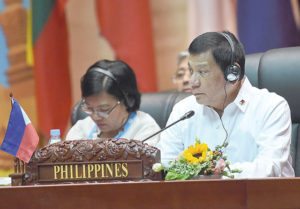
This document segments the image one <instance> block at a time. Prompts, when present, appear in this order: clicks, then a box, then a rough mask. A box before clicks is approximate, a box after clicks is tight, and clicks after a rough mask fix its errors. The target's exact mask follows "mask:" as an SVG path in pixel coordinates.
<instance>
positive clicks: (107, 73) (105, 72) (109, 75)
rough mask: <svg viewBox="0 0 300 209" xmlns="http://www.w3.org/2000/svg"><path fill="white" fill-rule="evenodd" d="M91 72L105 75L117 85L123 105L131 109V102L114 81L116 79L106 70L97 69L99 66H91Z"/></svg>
mask: <svg viewBox="0 0 300 209" xmlns="http://www.w3.org/2000/svg"><path fill="white" fill-rule="evenodd" d="M92 70H93V71H96V72H98V73H101V74H104V75H106V76H107V77H109V78H110V79H111V80H113V81H114V82H115V83H116V84H117V88H118V89H119V90H120V92H121V94H122V96H123V97H124V100H125V104H126V105H127V106H128V107H132V106H133V102H130V100H129V98H128V96H127V94H125V92H124V91H123V90H122V89H121V87H120V86H119V83H118V81H117V79H116V77H115V76H114V75H113V74H112V73H111V72H110V71H108V70H104V69H103V68H101V67H99V66H93V67H92Z"/></svg>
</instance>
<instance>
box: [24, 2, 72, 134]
mask: <svg viewBox="0 0 300 209" xmlns="http://www.w3.org/2000/svg"><path fill="white" fill-rule="evenodd" d="M66 2H67V1H66V0H43V1H40V0H32V2H31V3H32V5H31V9H32V11H29V13H28V20H29V24H27V26H28V28H29V30H28V32H27V35H28V36H30V35H32V44H31V43H30V42H29V43H28V44H27V46H28V48H29V49H28V50H27V52H28V54H27V55H28V57H27V61H28V64H30V63H33V70H34V76H35V88H36V100H37V113H38V114H37V115H38V125H39V127H38V128H39V131H41V132H42V133H43V134H44V135H45V136H48V137H49V131H50V129H52V128H54V127H55V128H59V129H60V130H62V132H64V130H65V129H66V127H67V125H68V123H69V120H70V112H71V107H72V104H71V82H70V75H69V70H70V69H69V44H68V32H67V23H66V15H65V6H66ZM30 19H32V25H31V24H30ZM31 27H32V33H30V28H31ZM28 41H30V39H28ZM30 44H31V45H32V47H33V56H31V54H30Z"/></svg>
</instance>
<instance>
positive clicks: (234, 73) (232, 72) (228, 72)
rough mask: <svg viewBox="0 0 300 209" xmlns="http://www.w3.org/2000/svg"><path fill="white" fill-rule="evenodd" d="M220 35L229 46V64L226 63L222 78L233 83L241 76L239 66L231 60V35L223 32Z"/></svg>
mask: <svg viewBox="0 0 300 209" xmlns="http://www.w3.org/2000/svg"><path fill="white" fill-rule="evenodd" d="M220 35H222V36H223V37H224V38H225V39H226V40H227V42H228V43H229V45H230V48H231V58H230V65H228V66H227V67H226V69H225V71H224V78H225V80H226V81H229V82H231V83H234V82H236V81H237V80H239V78H240V76H241V67H240V66H239V64H237V63H236V62H233V56H234V52H235V50H234V44H233V41H232V39H231V37H230V36H229V35H228V34H226V33H223V32H220Z"/></svg>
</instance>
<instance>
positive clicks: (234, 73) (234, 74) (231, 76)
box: [224, 63, 241, 83]
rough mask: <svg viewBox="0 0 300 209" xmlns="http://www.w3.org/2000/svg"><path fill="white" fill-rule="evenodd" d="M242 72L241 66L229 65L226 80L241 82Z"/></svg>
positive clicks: (225, 73)
mask: <svg viewBox="0 0 300 209" xmlns="http://www.w3.org/2000/svg"><path fill="white" fill-rule="evenodd" d="M240 72H241V69H240V66H238V65H237V64H236V63H234V64H232V65H229V66H228V67H227V68H226V70H225V72H224V75H225V80H226V81H229V82H232V83H234V82H235V81H237V80H239V78H240Z"/></svg>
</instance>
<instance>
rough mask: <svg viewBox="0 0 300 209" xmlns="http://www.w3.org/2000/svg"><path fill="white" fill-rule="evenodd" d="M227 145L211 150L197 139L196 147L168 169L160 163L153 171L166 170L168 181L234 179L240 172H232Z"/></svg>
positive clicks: (171, 163)
mask: <svg viewBox="0 0 300 209" xmlns="http://www.w3.org/2000/svg"><path fill="white" fill-rule="evenodd" d="M226 146H227V143H223V144H222V145H219V146H217V147H216V148H215V150H211V149H210V148H209V147H208V145H207V144H205V143H201V142H200V140H199V139H196V142H195V144H194V145H192V146H189V147H188V148H187V149H185V150H184V151H183V152H182V153H181V154H180V155H179V157H178V158H177V159H176V160H174V161H171V162H170V166H169V167H168V168H164V167H163V166H162V165H161V164H160V163H156V164H154V165H153V167H152V169H153V170H154V171H156V172H159V171H161V170H165V171H166V172H167V174H166V176H165V179H166V180H186V179H191V178H194V177H197V176H201V175H204V176H212V175H217V176H220V177H221V176H227V177H229V178H233V177H234V175H233V173H239V172H241V171H240V170H231V169H230V167H229V162H228V161H227V158H226V156H225V155H224V148H225V147H226Z"/></svg>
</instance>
